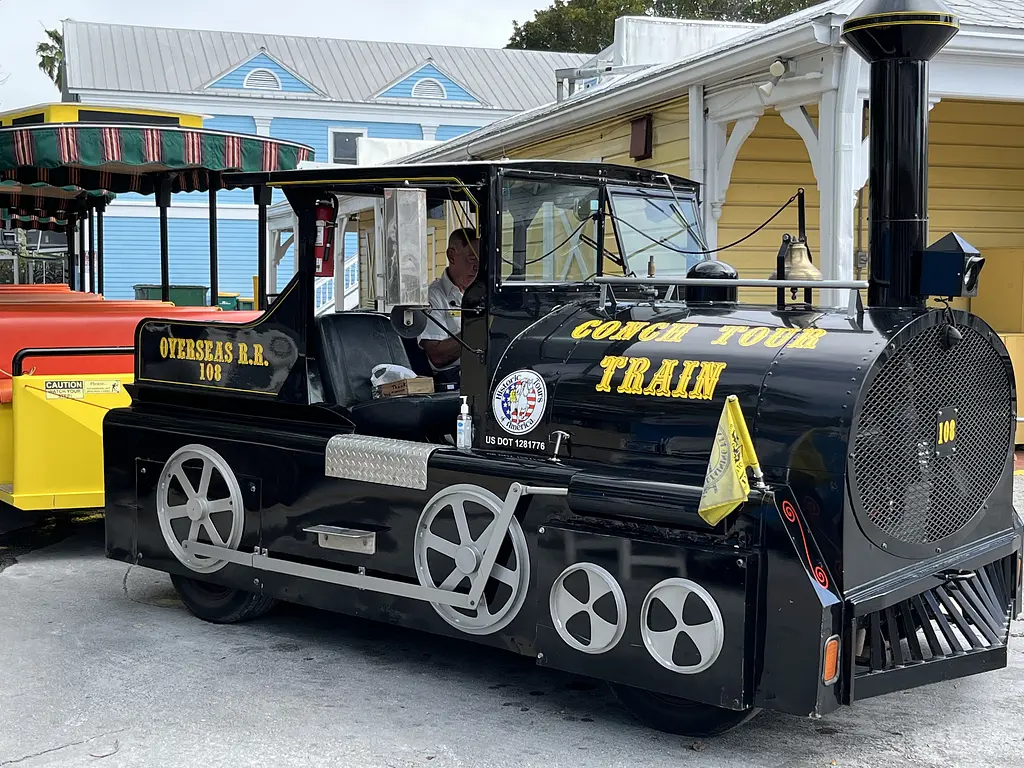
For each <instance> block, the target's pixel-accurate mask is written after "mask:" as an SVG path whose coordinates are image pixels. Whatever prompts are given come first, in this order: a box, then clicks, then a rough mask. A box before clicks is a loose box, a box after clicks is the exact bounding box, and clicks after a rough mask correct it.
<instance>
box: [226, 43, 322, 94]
mask: <svg viewBox="0 0 1024 768" xmlns="http://www.w3.org/2000/svg"><path fill="white" fill-rule="evenodd" d="M254 69H268V70H270V71H271V72H273V73H274V74H275V75H277V79H278V80H280V81H281V90H283V91H286V92H288V93H316V91H314V90H313V89H312V88H310V87H309V86H308V85H306V84H305V83H304V82H302V81H301V80H299V79H298V78H297V77H295V75H293V74H292V73H291V72H289V71H288V70H287V69H285V68H284V67H282V66H281V65H280V64H278V63H277V62H276V61H274V60H273V59H272V58H270V57H269V56H267V55H266V54H263V53H261V54H260V55H259V56H256V57H255V58H253V59H250V60H249V61H247V62H246V63H245V64H243V65H241V66H240V67H238V68H236V69H233V70H232V71H231V72H228V73H227V74H226V75H224V77H222V78H221V79H220V80H217V81H216V82H215V83H212V84H211V85H210V86H209V87H210V88H239V89H241V88H244V87H245V86H244V84H245V77H246V75H248V74H249V73H250V72H252V71H253V70H254Z"/></svg>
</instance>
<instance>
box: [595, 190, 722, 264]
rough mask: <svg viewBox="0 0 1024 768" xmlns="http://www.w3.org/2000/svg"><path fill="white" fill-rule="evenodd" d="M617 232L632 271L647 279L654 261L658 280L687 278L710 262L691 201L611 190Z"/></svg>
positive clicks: (661, 193) (695, 204)
mask: <svg viewBox="0 0 1024 768" xmlns="http://www.w3.org/2000/svg"><path fill="white" fill-rule="evenodd" d="M609 193H610V197H611V206H612V212H613V214H614V222H615V230H616V232H617V233H618V235H619V241H620V242H621V243H622V249H623V251H625V253H624V254H623V255H624V256H625V258H626V261H627V263H628V264H629V268H630V270H631V271H632V272H633V273H634V274H636V275H646V274H647V266H648V264H649V262H650V259H651V258H653V259H654V270H655V272H654V274H655V276H657V277H685V276H686V273H687V272H688V271H689V269H690V267H692V266H693V265H694V264H696V263H697V262H698V261H703V260H704V259H706V258H707V254H702V253H699V252H700V251H703V250H706V249H707V244H706V242H705V240H704V234H703V232H702V231H701V228H700V217H699V216H698V215H697V203H696V200H694V199H693V198H692V197H687V196H680V197H679V200H678V204H677V202H676V198H674V197H672V195H671V193H666V192H651V191H647V190H644V191H640V190H635V189H628V188H625V187H619V188H610V189H609Z"/></svg>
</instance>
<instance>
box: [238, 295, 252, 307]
mask: <svg viewBox="0 0 1024 768" xmlns="http://www.w3.org/2000/svg"><path fill="white" fill-rule="evenodd" d="M255 306H256V302H255V301H254V300H253V299H251V298H246V297H240V298H239V299H238V308H239V309H245V310H249V309H254V308H255Z"/></svg>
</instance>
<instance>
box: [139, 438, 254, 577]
mask: <svg viewBox="0 0 1024 768" xmlns="http://www.w3.org/2000/svg"><path fill="white" fill-rule="evenodd" d="M156 514H157V519H158V520H159V521H160V531H161V532H162V533H163V536H164V541H165V542H166V543H167V546H168V548H169V549H170V550H171V552H172V553H173V554H174V556H175V557H176V558H177V559H178V561H179V562H180V563H181V564H182V565H184V566H185V567H186V568H189V569H190V570H192V571H195V572H196V573H213V572H214V571H217V570H220V569H221V568H223V567H224V566H225V565H227V560H222V559H218V558H212V557H204V556H200V555H196V554H194V553H187V552H185V550H184V549H183V548H182V546H181V545H182V542H184V541H192V542H201V543H203V544H213V545H214V546H218V547H227V548H228V549H237V548H238V545H239V543H240V542H241V540H242V528H243V526H244V522H245V508H244V506H243V503H242V489H241V488H240V487H239V485H238V480H237V479H236V478H235V473H234V472H232V471H231V467H230V466H228V463H227V462H226V461H225V460H224V458H223V457H222V456H221V455H220V454H219V453H217V452H216V451H214V450H213V449H212V448H208V447H206V446H205V445H198V444H193V445H186V446H183V447H182V448H179V449H178V450H177V451H175V452H174V454H173V455H172V456H171V458H169V459H168V460H167V463H166V464H165V465H164V468H163V471H161V472H160V478H159V480H158V481H157V489H156Z"/></svg>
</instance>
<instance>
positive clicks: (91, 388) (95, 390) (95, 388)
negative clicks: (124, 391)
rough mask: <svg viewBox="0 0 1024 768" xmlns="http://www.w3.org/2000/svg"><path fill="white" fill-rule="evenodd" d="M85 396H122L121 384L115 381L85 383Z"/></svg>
mask: <svg viewBox="0 0 1024 768" xmlns="http://www.w3.org/2000/svg"><path fill="white" fill-rule="evenodd" d="M85 394H87V395H119V394H121V382H120V381H118V380H117V379H115V380H113V381H87V382H85Z"/></svg>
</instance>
